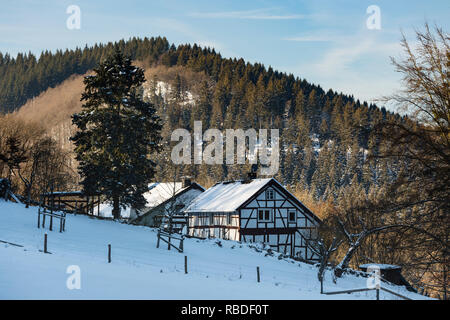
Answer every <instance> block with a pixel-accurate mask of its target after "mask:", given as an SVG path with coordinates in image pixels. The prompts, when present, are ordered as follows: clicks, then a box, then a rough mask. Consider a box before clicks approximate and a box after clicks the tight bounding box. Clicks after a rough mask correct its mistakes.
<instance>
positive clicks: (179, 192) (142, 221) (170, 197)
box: [129, 178, 205, 232]
mask: <svg viewBox="0 0 450 320" xmlns="http://www.w3.org/2000/svg"><path fill="white" fill-rule="evenodd" d="M203 191H205V189H204V188H203V187H202V186H201V185H199V184H198V183H196V182H193V181H191V180H190V179H188V178H184V179H183V181H182V182H155V183H152V184H150V185H149V191H148V192H146V193H144V195H143V196H144V198H145V200H146V205H145V207H144V208H142V209H140V210H136V209H134V208H131V210H130V220H129V223H131V224H136V225H144V226H149V227H160V226H161V224H163V223H167V221H166V222H164V221H165V220H167V219H165V218H168V217H170V224H171V228H172V230H173V231H175V232H179V231H181V229H182V228H183V227H184V226H185V225H186V220H187V217H186V215H185V213H184V212H183V211H184V209H186V207H187V206H188V205H189V204H190V203H191V201H192V200H193V199H195V198H196V197H197V196H198V195H199V194H201V193H202V192H203ZM163 227H164V226H163Z"/></svg>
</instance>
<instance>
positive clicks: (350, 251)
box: [334, 239, 360, 278]
mask: <svg viewBox="0 0 450 320" xmlns="http://www.w3.org/2000/svg"><path fill="white" fill-rule="evenodd" d="M359 245H360V239H358V240H357V241H356V242H355V243H354V244H353V245H352V246H351V247H350V249H348V251H347V253H346V254H345V257H344V259H342V261H341V262H340V263H339V264H338V265H337V266H336V269H334V275H335V276H336V277H338V278H340V277H341V275H342V273H343V272H344V270H345V269H347V268H348V265H349V263H350V260H351V259H352V258H353V255H354V254H355V252H356V249H358V247H359Z"/></svg>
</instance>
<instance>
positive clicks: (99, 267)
mask: <svg viewBox="0 0 450 320" xmlns="http://www.w3.org/2000/svg"><path fill="white" fill-rule="evenodd" d="M55 229H56V228H55ZM55 229H54V231H49V230H48V229H47V228H46V229H45V230H44V229H38V228H37V208H35V207H34V208H33V207H32V208H30V209H25V208H24V206H23V205H18V204H14V203H11V202H4V201H2V200H0V241H2V242H0V299H374V298H375V292H374V291H371V292H362V293H353V294H343V295H331V296H328V295H321V294H320V284H319V282H318V280H317V269H316V268H315V267H314V266H311V265H308V264H304V263H299V262H296V261H293V260H290V259H283V260H279V259H278V257H277V256H278V254H277V253H275V254H274V255H273V256H270V255H268V256H266V253H267V252H266V251H262V252H257V250H255V249H254V248H251V247H249V245H247V244H240V243H238V242H233V241H224V240H221V241H220V242H221V243H220V244H221V245H218V244H217V243H216V241H217V240H197V239H186V241H185V244H184V247H185V252H184V253H183V254H182V253H178V252H177V251H175V250H173V249H172V250H170V251H168V250H167V247H166V246H165V245H164V244H163V243H162V245H161V247H160V248H159V249H157V248H156V231H155V230H154V229H151V228H147V227H141V226H131V225H126V224H122V223H119V222H114V221H107V220H97V219H92V218H89V217H86V216H80V215H79V216H74V215H68V216H67V222H66V232H63V233H59V232H58V230H59V229H57V230H56V231H55ZM46 232H47V234H48V250H49V251H50V252H51V254H45V253H43V252H42V249H43V240H44V234H45V233H46ZM5 241H6V242H10V243H14V244H17V245H20V246H22V247H18V246H14V245H11V244H7V243H5ZM108 244H111V245H112V263H108V262H107V246H108ZM185 255H186V256H187V257H188V274H185V273H184V256H185ZM71 265H76V266H79V268H80V272H81V277H80V279H81V288H80V289H72V290H69V289H68V287H67V285H66V282H67V279H68V278H69V277H70V276H71V274H69V273H67V268H68V267H69V266H71ZM257 266H259V267H260V270H261V282H260V283H257V281H256V267H257ZM365 286H366V279H365V278H362V277H356V276H345V277H344V278H342V279H339V280H338V282H337V284H333V282H332V281H331V276H330V275H329V274H327V276H326V282H325V284H324V287H325V290H326V291H337V290H345V289H352V288H364V287H365ZM388 288H389V289H391V290H393V291H395V292H398V293H401V294H403V295H407V296H408V297H410V298H412V299H424V298H425V297H423V296H420V295H417V294H413V293H410V292H408V291H406V289H404V288H403V287H397V286H388ZM380 296H381V299H397V298H396V297H395V296H392V295H390V294H389V293H385V292H381V293H380Z"/></svg>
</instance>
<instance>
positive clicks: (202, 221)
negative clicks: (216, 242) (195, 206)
mask: <svg viewBox="0 0 450 320" xmlns="http://www.w3.org/2000/svg"><path fill="white" fill-rule="evenodd" d="M188 234H189V235H191V236H195V237H201V238H221V239H226V240H235V241H239V214H238V213H237V212H215V213H210V212H205V213H190V214H189V218H188Z"/></svg>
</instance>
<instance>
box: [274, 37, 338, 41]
mask: <svg viewBox="0 0 450 320" xmlns="http://www.w3.org/2000/svg"><path fill="white" fill-rule="evenodd" d="M281 40H285V41H297V42H330V41H335V39H333V38H331V37H326V36H299V37H285V38H282V39H281Z"/></svg>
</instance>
